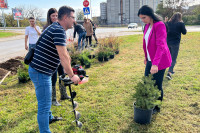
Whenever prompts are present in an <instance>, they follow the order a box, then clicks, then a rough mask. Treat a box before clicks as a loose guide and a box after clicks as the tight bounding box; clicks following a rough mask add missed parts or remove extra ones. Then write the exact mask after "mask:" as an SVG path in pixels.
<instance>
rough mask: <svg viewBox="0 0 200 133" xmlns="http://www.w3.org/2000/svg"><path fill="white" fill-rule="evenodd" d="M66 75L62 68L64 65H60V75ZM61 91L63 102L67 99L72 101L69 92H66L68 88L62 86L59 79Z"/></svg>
mask: <svg viewBox="0 0 200 133" xmlns="http://www.w3.org/2000/svg"><path fill="white" fill-rule="evenodd" d="M63 74H64V69H63V67H62V65H61V64H60V65H59V66H58V75H59V76H60V75H63ZM59 90H60V99H61V100H65V99H70V98H71V97H70V96H68V95H67V92H66V88H65V87H64V86H63V85H61V80H60V79H59Z"/></svg>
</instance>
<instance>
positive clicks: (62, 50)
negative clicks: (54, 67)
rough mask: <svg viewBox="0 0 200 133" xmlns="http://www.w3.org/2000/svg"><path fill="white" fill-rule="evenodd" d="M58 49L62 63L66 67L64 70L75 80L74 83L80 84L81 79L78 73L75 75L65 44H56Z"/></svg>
mask: <svg viewBox="0 0 200 133" xmlns="http://www.w3.org/2000/svg"><path fill="white" fill-rule="evenodd" d="M56 49H57V51H58V55H59V58H60V61H61V64H62V66H63V68H64V71H65V72H66V73H67V75H68V76H69V78H70V79H71V80H72V82H74V84H78V82H79V81H80V79H79V77H78V76H77V75H74V73H73V71H72V68H71V58H70V56H69V54H68V52H67V50H66V47H65V46H59V45H56Z"/></svg>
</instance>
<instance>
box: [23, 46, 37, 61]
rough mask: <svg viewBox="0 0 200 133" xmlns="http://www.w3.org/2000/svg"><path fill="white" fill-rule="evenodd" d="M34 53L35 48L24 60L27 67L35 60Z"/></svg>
mask: <svg viewBox="0 0 200 133" xmlns="http://www.w3.org/2000/svg"><path fill="white" fill-rule="evenodd" d="M34 51H35V48H32V49H31V50H29V51H28V53H27V54H26V56H25V58H24V63H25V64H26V65H28V64H29V63H30V62H31V61H32V59H33V56H34Z"/></svg>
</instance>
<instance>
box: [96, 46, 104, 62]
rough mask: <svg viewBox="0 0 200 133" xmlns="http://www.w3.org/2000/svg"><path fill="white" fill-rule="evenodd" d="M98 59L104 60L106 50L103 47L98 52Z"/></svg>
mask: <svg viewBox="0 0 200 133" xmlns="http://www.w3.org/2000/svg"><path fill="white" fill-rule="evenodd" d="M96 55H97V58H98V61H100V62H102V61H103V58H104V51H103V49H99V50H98V51H97V53H96Z"/></svg>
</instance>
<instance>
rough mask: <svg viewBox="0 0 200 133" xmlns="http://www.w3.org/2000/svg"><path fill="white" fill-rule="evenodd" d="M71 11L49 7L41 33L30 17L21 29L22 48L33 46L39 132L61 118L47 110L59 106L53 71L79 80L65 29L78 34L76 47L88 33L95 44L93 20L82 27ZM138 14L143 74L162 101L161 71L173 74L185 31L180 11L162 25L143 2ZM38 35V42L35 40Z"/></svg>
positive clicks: (63, 95) (63, 93) (31, 70)
mask: <svg viewBox="0 0 200 133" xmlns="http://www.w3.org/2000/svg"><path fill="white" fill-rule="evenodd" d="M74 12H75V11H74V9H73V8H71V7H69V6H62V7H60V9H59V10H58V11H57V10H56V9H55V8H51V9H49V11H48V13H47V24H46V25H45V26H44V28H43V30H42V33H41V31H40V28H39V27H38V26H36V25H35V19H34V18H32V17H31V18H29V22H30V26H29V27H27V28H26V31H25V49H27V50H28V49H30V48H35V53H34V57H33V60H32V61H31V63H30V64H29V76H30V78H31V80H32V82H33V84H34V86H35V92H36V97H37V101H38V113H37V120H38V124H39V130H40V132H41V133H44V132H45V133H50V132H51V131H50V129H49V124H50V123H52V122H54V121H58V120H62V118H61V117H54V116H53V115H52V113H51V111H50V109H51V105H52V104H53V105H55V106H59V105H60V103H59V102H58V101H57V100H56V82H57V72H58V75H62V74H64V73H67V74H68V76H69V78H70V79H71V80H72V82H74V84H78V82H80V78H79V77H78V76H77V75H75V74H74V73H73V71H72V68H71V58H70V56H69V53H68V51H67V50H66V32H65V31H66V30H68V29H71V28H73V27H74V37H75V36H76V32H77V33H78V35H79V39H78V49H79V50H83V49H84V48H85V47H87V46H88V44H86V45H85V42H84V39H85V38H86V40H87V42H88V40H89V46H91V38H92V35H93V36H95V40H96V43H98V41H97V38H96V35H95V32H94V31H95V29H96V27H95V26H94V23H93V22H92V21H90V20H89V19H86V18H85V19H84V24H83V26H82V25H81V24H77V23H76V22H75V17H74ZM138 17H140V18H141V20H142V21H143V22H144V23H145V24H146V26H145V28H144V37H143V50H144V53H145V58H144V64H145V65H146V67H145V76H148V75H149V74H152V75H153V77H154V80H156V85H157V86H158V89H159V90H160V91H161V95H160V98H159V100H161V101H162V100H163V88H162V82H163V77H164V73H165V70H166V69H167V68H168V67H169V70H168V74H167V76H170V77H171V74H173V73H174V70H173V68H174V66H175V63H176V58H177V55H178V51H179V46H180V39H181V33H182V34H186V32H187V31H186V29H185V25H184V23H183V22H182V18H181V14H180V13H175V14H174V15H173V16H172V18H171V19H170V20H169V21H168V22H166V25H165V24H164V22H162V21H161V19H160V18H159V17H158V16H157V15H155V14H154V11H153V9H152V8H150V7H149V6H146V5H145V6H142V7H141V8H140V9H139V11H138ZM167 29H168V30H167ZM38 37H39V40H40V41H39V42H37V40H38ZM28 38H29V47H28V45H27V40H28ZM81 41H82V45H81ZM36 44H37V45H36ZM59 88H60V93H61V100H65V99H70V97H69V96H68V95H67V93H66V89H65V88H62V87H61V86H60V81H59ZM159 111H160V107H158V106H155V108H154V113H155V112H159Z"/></svg>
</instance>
